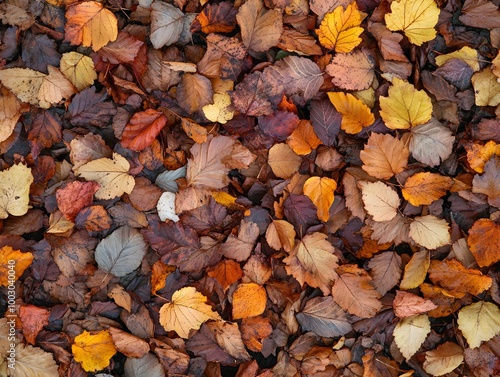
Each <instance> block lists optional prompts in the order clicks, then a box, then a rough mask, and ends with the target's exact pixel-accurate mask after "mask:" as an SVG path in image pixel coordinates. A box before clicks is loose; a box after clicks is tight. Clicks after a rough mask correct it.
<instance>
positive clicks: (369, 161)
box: [359, 133, 410, 179]
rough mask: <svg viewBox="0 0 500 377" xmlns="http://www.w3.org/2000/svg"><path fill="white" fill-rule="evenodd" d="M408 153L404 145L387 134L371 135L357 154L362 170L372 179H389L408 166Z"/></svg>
mask: <svg viewBox="0 0 500 377" xmlns="http://www.w3.org/2000/svg"><path fill="white" fill-rule="evenodd" d="M409 156H410V151H409V150H408V148H407V147H406V145H405V143H404V142H403V141H402V140H400V139H396V138H395V137H393V136H391V135H389V134H384V135H383V134H376V133H372V134H371V135H370V137H369V138H368V143H367V144H366V145H365V148H364V149H363V150H362V151H361V152H360V153H359V157H360V158H361V161H363V166H362V168H363V170H364V171H366V172H367V173H368V174H370V175H371V176H372V177H375V178H380V179H389V178H391V177H392V176H393V175H395V174H398V173H401V172H402V171H403V170H404V168H405V167H406V165H408V157H409Z"/></svg>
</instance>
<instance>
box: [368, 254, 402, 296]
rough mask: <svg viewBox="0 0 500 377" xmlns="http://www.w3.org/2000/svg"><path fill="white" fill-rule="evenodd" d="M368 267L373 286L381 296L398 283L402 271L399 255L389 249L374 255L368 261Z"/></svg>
mask: <svg viewBox="0 0 500 377" xmlns="http://www.w3.org/2000/svg"><path fill="white" fill-rule="evenodd" d="M368 267H369V268H370V275H371V277H372V278H373V286H374V287H375V289H376V290H377V291H378V293H380V294H381V295H382V296H384V295H385V294H386V293H387V292H389V291H390V290H391V289H392V288H394V287H395V286H396V285H397V284H398V283H399V280H400V279H401V273H402V272H403V267H402V260H401V257H400V256H399V255H398V254H397V253H395V252H391V251H387V252H384V253H380V254H377V255H375V256H374V257H373V258H371V259H370V262H368Z"/></svg>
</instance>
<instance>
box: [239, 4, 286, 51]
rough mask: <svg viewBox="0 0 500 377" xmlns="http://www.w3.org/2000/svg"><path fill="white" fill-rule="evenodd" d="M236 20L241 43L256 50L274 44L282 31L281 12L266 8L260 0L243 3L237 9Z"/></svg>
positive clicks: (264, 48)
mask: <svg viewBox="0 0 500 377" xmlns="http://www.w3.org/2000/svg"><path fill="white" fill-rule="evenodd" d="M236 21H237V22H238V25H240V29H241V39H242V40H243V44H244V45H245V46H246V47H247V48H248V49H249V50H253V51H257V52H262V51H267V50H269V49H270V48H271V47H274V46H276V45H277V44H278V42H279V40H280V36H281V33H282V32H283V21H282V15H281V12H279V11H278V10H277V9H266V8H265V7H264V3H263V2H262V0H249V1H247V2H246V3H245V4H243V5H242V6H241V7H240V8H239V10H238V14H237V15H236Z"/></svg>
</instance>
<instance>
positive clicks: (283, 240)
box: [266, 220, 296, 253]
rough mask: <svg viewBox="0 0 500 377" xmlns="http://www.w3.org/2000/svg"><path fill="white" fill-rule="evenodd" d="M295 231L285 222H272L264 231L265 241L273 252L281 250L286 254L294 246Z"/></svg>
mask: <svg viewBox="0 0 500 377" xmlns="http://www.w3.org/2000/svg"><path fill="white" fill-rule="evenodd" d="M295 235H296V233H295V229H294V228H293V225H292V224H290V223H289V222H288V221H285V220H273V221H272V222H271V223H270V224H269V226H268V227H267V230H266V241H267V243H268V244H269V246H271V247H272V248H273V249H274V250H280V249H281V248H283V250H285V251H286V252H287V253H289V252H291V251H292V249H293V248H294V246H295Z"/></svg>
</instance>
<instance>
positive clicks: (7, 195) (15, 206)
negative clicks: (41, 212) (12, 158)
mask: <svg viewBox="0 0 500 377" xmlns="http://www.w3.org/2000/svg"><path fill="white" fill-rule="evenodd" d="M33 180H34V178H33V175H32V173H31V168H28V167H27V166H26V165H23V164H17V165H12V166H11V167H10V168H8V169H5V170H3V171H1V172H0V219H6V218H7V217H8V216H9V214H11V215H13V216H23V215H25V214H26V213H27V212H28V209H29V208H31V207H30V206H29V194H30V186H31V184H32V183H33Z"/></svg>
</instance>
